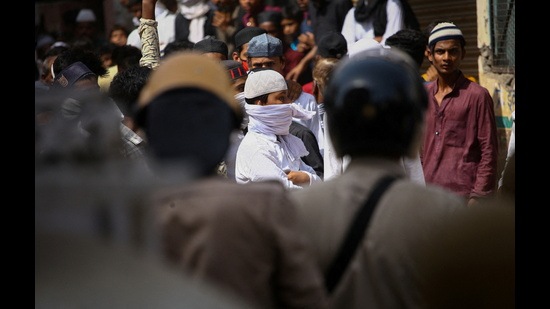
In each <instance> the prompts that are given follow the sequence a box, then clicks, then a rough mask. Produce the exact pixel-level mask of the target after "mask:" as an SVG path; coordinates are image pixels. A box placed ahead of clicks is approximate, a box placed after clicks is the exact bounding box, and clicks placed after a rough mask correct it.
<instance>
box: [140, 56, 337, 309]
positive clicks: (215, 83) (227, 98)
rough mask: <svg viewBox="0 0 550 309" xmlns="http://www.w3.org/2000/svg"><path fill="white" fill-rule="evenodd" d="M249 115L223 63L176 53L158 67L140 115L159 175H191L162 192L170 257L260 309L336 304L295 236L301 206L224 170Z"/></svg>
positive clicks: (269, 186)
mask: <svg viewBox="0 0 550 309" xmlns="http://www.w3.org/2000/svg"><path fill="white" fill-rule="evenodd" d="M241 119H242V109H241V107H240V106H239V104H238V103H237V101H236V100H235V98H234V94H233V91H232V89H231V82H230V79H229V77H228V73H227V70H226V68H225V67H224V66H223V65H222V64H221V63H220V62H219V61H215V60H213V59H210V58H208V57H205V56H204V55H200V54H196V53H193V52H182V53H176V54H174V55H170V56H168V57H166V58H165V59H164V60H163V61H162V62H161V63H160V65H159V66H158V68H157V69H156V70H155V71H153V72H152V73H151V76H150V78H149V80H148V82H147V84H146V85H145V87H144V88H143V90H142V92H141V94H140V98H139V99H138V113H137V115H136V120H137V122H138V124H140V125H141V126H143V129H144V132H145V134H146V136H147V139H148V141H149V145H150V149H151V153H152V156H153V157H152V158H153V159H155V161H156V163H157V164H158V166H159V167H160V168H159V169H157V170H156V171H157V172H159V175H158V176H159V177H160V178H166V177H164V176H171V175H174V174H178V175H180V177H182V178H184V179H183V181H182V182H177V183H171V184H170V186H167V187H165V188H164V189H162V190H160V191H159V192H157V194H155V196H154V197H153V201H154V204H155V205H154V206H155V209H156V210H157V211H158V224H159V227H160V230H161V233H162V238H161V246H162V251H163V255H164V257H165V258H166V259H167V260H168V261H169V262H171V263H173V264H175V265H176V266H178V267H180V268H181V270H182V272H186V273H190V274H191V276H193V277H195V278H197V279H199V280H206V281H208V282H211V283H213V284H214V285H215V286H217V287H219V288H221V289H223V290H225V291H228V292H230V293H233V294H234V295H236V296H237V297H239V298H241V299H243V300H245V301H247V302H248V303H250V304H251V305H252V306H253V307H255V308H281V307H284V308H311V309H314V308H327V303H326V297H325V294H324V291H323V286H322V277H321V275H320V273H319V272H318V270H317V268H315V265H314V264H313V262H312V256H311V252H310V249H309V247H308V245H307V242H306V241H305V239H304V237H303V235H301V234H299V233H295V231H297V230H298V226H297V225H296V221H295V219H296V216H295V214H296V210H295V208H294V205H293V204H291V203H290V202H289V200H288V196H287V194H286V193H285V192H286V191H285V189H284V187H283V186H282V185H281V184H280V183H279V182H276V181H270V182H262V183H252V184H248V185H240V184H236V183H234V182H231V181H229V180H227V179H225V178H223V177H221V176H219V175H217V174H216V167H217V165H218V163H219V162H221V161H222V159H223V157H224V155H225V154H226V153H227V149H228V146H229V144H230V135H231V134H232V133H233V132H234V130H235V129H238V128H239V126H240V124H241ZM153 166H156V165H153ZM164 171H168V172H170V174H168V175H167V174H165V173H162V172H164ZM185 176H187V177H185ZM169 179H170V178H168V179H167V180H169Z"/></svg>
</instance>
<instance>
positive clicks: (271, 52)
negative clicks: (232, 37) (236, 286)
mask: <svg viewBox="0 0 550 309" xmlns="http://www.w3.org/2000/svg"><path fill="white" fill-rule="evenodd" d="M247 53H248V56H249V57H277V56H282V55H283V42H282V41H281V40H279V39H278V38H276V37H274V36H271V35H269V34H266V33H264V34H260V35H257V36H255V37H253V38H252V39H250V42H248V52H247Z"/></svg>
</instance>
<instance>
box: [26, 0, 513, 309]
mask: <svg viewBox="0 0 550 309" xmlns="http://www.w3.org/2000/svg"><path fill="white" fill-rule="evenodd" d="M120 3H121V5H122V7H123V8H124V9H125V11H124V12H121V13H120V16H117V18H116V20H117V23H116V24H115V25H114V26H113V27H112V29H110V31H109V32H108V35H107V36H103V35H102V34H101V33H100V32H99V31H98V29H99V27H98V24H97V22H98V19H97V17H96V15H95V13H94V11H93V10H91V9H89V8H82V9H81V10H79V11H78V13H77V14H76V15H75V16H74V20H73V21H72V25H73V26H74V27H73V28H72V29H71V30H72V31H71V32H70V33H64V34H63V35H59V34H54V33H47V32H42V33H38V34H37V37H36V49H35V56H36V57H35V63H36V72H35V160H36V164H35V166H36V167H35V171H36V178H35V182H36V185H37V186H36V189H35V190H36V204H35V227H36V230H35V237H36V238H35V241H36V245H35V248H36V253H35V260H36V269H35V296H36V302H37V305H38V306H37V307H40V308H42V307H43V308H46V307H51V306H53V307H57V306H58V305H67V304H71V305H82V306H90V305H92V304H93V305H94V306H104V307H114V308H117V307H125V308H127V307H133V308H174V307H184V308H409V307H410V308H442V307H445V308H449V307H451V308H513V307H514V302H515V283H514V281H515V270H514V261H515V253H514V246H515V238H514V231H515V224H514V211H515V132H513V134H514V136H513V139H512V138H511V140H510V145H509V147H508V153H507V159H506V165H505V168H504V170H503V171H502V173H501V174H498V172H497V155H498V153H497V152H498V149H499V147H498V140H497V134H496V124H495V114H494V110H493V108H494V107H493V101H492V98H491V96H490V95H489V93H488V91H487V89H485V88H484V87H482V86H481V85H479V84H478V83H476V81H475V79H473V78H471V77H469V76H465V75H464V74H463V73H462V71H461V70H460V63H461V60H463V58H464V54H465V49H464V46H465V45H466V44H467V43H468V44H471V43H474V42H466V41H465V39H464V36H463V34H462V31H461V29H460V25H459V24H455V23H454V22H453V21H452V20H446V19H441V20H434V21H433V22H432V23H430V25H429V26H428V27H427V28H426V29H420V25H419V23H418V21H417V19H416V17H415V15H414V12H413V10H412V8H411V7H410V5H409V4H408V3H407V1H403V0H371V1H358V2H356V1H351V0H330V1H323V0H286V1H282V0H281V1H275V0H239V1H236V0H217V1H213V0H124V1H123V0H121V1H120ZM425 61H429V63H430V66H429V69H428V70H427V71H426V72H421V70H420V68H421V66H422V63H423V62H425ZM514 116H515V113H514ZM514 121H515V118H514ZM514 129H515V127H514ZM361 224H363V225H361ZM161 291H162V292H161ZM113 294H114V295H113Z"/></svg>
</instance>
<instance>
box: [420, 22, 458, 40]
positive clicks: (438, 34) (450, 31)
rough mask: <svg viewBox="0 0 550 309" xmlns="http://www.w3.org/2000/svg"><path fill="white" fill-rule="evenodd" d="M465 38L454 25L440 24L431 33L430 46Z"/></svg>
mask: <svg viewBox="0 0 550 309" xmlns="http://www.w3.org/2000/svg"><path fill="white" fill-rule="evenodd" d="M459 38H464V36H463V35H462V31H460V29H458V27H457V26H456V25H455V24H453V23H447V22H445V23H439V24H437V25H436V26H435V27H434V28H433V29H432V32H430V38H429V39H428V46H432V45H434V44H435V43H437V42H439V41H443V40H452V39H459Z"/></svg>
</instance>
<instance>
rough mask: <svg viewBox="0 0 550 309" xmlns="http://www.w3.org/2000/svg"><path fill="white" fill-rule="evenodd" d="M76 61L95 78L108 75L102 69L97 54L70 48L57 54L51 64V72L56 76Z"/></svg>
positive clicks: (104, 69)
mask: <svg viewBox="0 0 550 309" xmlns="http://www.w3.org/2000/svg"><path fill="white" fill-rule="evenodd" d="M77 61H81V62H82V63H84V64H85V65H86V66H87V67H88V68H89V69H90V71H92V72H93V73H94V74H95V75H97V76H105V75H106V74H107V73H109V71H107V69H106V68H104V67H103V63H102V61H101V57H99V54H98V53H96V52H93V51H90V50H86V49H82V48H80V47H71V48H69V49H67V50H66V51H64V52H62V53H61V54H59V55H58V56H57V58H56V59H55V61H54V63H53V72H54V73H55V75H57V74H59V72H61V71H63V69H65V68H66V67H68V66H69V65H71V64H73V63H75V62H77Z"/></svg>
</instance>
